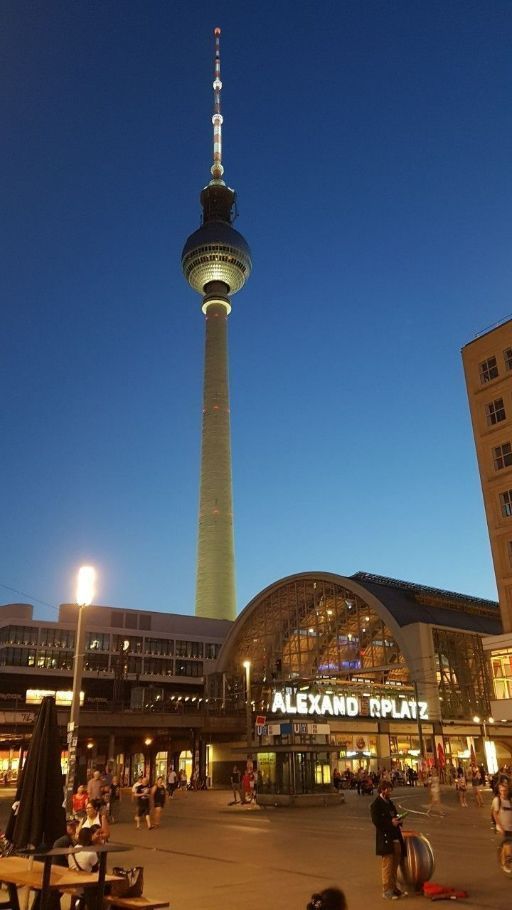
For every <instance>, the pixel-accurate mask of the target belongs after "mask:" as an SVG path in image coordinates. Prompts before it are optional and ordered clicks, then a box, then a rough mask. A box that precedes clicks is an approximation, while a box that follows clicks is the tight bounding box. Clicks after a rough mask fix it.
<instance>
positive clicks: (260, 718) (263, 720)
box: [256, 714, 267, 727]
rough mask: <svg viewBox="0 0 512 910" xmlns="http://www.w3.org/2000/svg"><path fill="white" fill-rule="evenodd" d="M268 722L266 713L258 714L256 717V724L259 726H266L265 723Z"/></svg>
mask: <svg viewBox="0 0 512 910" xmlns="http://www.w3.org/2000/svg"><path fill="white" fill-rule="evenodd" d="M266 722H267V718H266V717H265V715H264V714H258V716H257V718H256V726H257V727H264V726H265V724H266Z"/></svg>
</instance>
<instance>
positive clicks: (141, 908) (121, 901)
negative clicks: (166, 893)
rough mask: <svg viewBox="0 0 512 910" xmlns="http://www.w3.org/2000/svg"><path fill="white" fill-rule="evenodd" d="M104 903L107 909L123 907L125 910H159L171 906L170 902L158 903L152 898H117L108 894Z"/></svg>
mask: <svg viewBox="0 0 512 910" xmlns="http://www.w3.org/2000/svg"><path fill="white" fill-rule="evenodd" d="M104 901H105V906H107V907H122V908H124V910H159V908H160V907H168V906H169V901H158V900H154V898H152V897H115V896H114V895H113V894H106V895H105V897H104Z"/></svg>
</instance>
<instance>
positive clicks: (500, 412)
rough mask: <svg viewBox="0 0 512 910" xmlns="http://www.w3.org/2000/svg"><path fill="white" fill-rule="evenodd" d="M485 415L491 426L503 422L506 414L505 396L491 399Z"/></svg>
mask: <svg viewBox="0 0 512 910" xmlns="http://www.w3.org/2000/svg"><path fill="white" fill-rule="evenodd" d="M485 416H486V418H487V423H488V425H489V426H493V425H494V424H495V423H501V421H502V420H505V418H506V414H505V405H504V404H503V398H495V400H494V401H490V402H489V404H486V406H485Z"/></svg>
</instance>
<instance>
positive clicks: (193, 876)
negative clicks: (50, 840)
mask: <svg viewBox="0 0 512 910" xmlns="http://www.w3.org/2000/svg"><path fill="white" fill-rule="evenodd" d="M393 798H394V800H395V802H397V803H399V804H400V805H402V806H404V807H407V808H408V809H409V810H410V814H409V815H408V817H407V821H406V827H407V828H414V829H415V830H418V831H421V832H422V833H423V834H425V835H426V836H427V837H428V838H429V840H430V841H431V843H432V846H433V849H434V854H435V859H436V869H435V874H434V876H433V880H434V881H436V882H440V883H442V884H446V885H450V886H452V887H460V888H466V889H467V890H468V891H469V893H470V897H469V899H468V900H467V901H463V902H462V901H461V905H462V904H463V905H465V906H468V907H478V908H482V910H509V908H510V907H511V905H512V881H509V880H508V879H506V878H505V876H504V875H503V874H502V873H501V872H500V871H499V869H498V866H497V862H496V847H497V843H498V840H497V837H496V835H494V834H493V833H492V831H491V828H490V822H489V804H490V792H489V791H486V794H485V808H483V809H477V808H476V807H474V806H473V805H470V807H469V808H467V809H462V808H460V807H459V806H458V804H457V802H456V797H455V792H454V791H453V790H448V789H446V790H445V791H444V793H443V807H444V810H445V813H446V814H445V816H444V817H443V818H437V817H432V816H431V817H428V816H427V815H425V814H423V813H425V811H426V809H427V795H426V792H425V791H424V790H423V789H420V788H418V789H415V790H413V789H408V788H402V789H398V790H396V791H395V793H394V796H393ZM229 800H230V793H228V792H227V791H219V790H217V791H209V792H197V793H195V792H187V791H182V792H179V793H177V794H176V796H175V798H174V799H173V800H172V801H170V802H168V804H167V806H166V808H165V810H164V814H163V817H162V827H161V828H159V829H154V830H152V831H148V830H141V831H137V830H136V829H135V825H134V823H133V820H132V815H133V804H132V802H131V799H130V797H129V796H126V797H125V798H124V800H123V802H122V806H121V821H120V823H119V824H116V825H114V826H113V828H112V840H113V841H117V842H120V843H125V844H130V845H133V851H132V852H130V853H126V854H123V856H122V863H123V865H132V864H137V865H142V866H144V870H145V882H146V885H145V892H146V893H147V894H148V895H150V896H154V897H164V896H165V897H168V898H169V899H170V902H171V910H266V908H268V910H305V907H306V903H307V900H308V898H309V897H310V895H311V894H312V892H313V891H315V890H319V889H322V888H325V887H327V886H328V885H331V884H337V885H339V886H340V887H342V888H343V889H344V890H345V892H346V895H347V898H348V906H349V910H370V908H373V907H384V906H386V903H385V902H384V901H383V900H382V897H381V888H380V882H379V860H378V859H377V858H376V857H375V855H374V840H375V839H374V828H373V826H372V824H371V822H370V820H369V805H370V799H369V798H368V797H363V796H360V797H358V796H357V794H356V793H355V792H350V793H347V794H346V803H345V805H344V806H337V807H336V808H326V809H324V808H310V809H269V810H266V809H260V808H258V807H252V806H247V807H240V806H230V805H228V803H229ZM7 811H8V800H7V795H3V797H2V799H1V802H0V825H1V826H3V825H4V824H5V819H6V814H7ZM415 813H418V814H415ZM404 902H405V903H406V904H407V905H410V906H411V907H412V906H416V907H418V908H420V907H422V906H424V905H425V906H427V902H426V899H425V898H423V897H421V896H418V897H416V896H409V897H407V898H405V899H404V901H403V902H402V903H404ZM429 904H430V902H429Z"/></svg>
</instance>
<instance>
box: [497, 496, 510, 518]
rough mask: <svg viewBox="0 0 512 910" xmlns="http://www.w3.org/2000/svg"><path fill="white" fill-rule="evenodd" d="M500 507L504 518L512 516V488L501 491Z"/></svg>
mask: <svg viewBox="0 0 512 910" xmlns="http://www.w3.org/2000/svg"><path fill="white" fill-rule="evenodd" d="M500 507H501V514H502V515H503V517H504V518H510V517H511V516H512V490H505V491H504V492H503V493H500Z"/></svg>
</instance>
